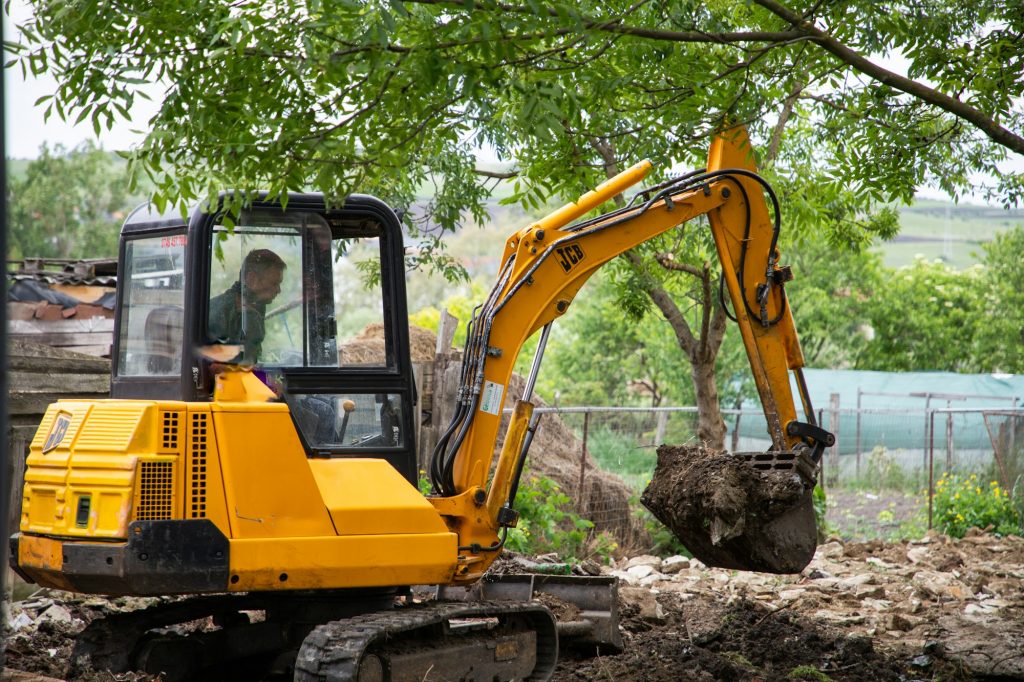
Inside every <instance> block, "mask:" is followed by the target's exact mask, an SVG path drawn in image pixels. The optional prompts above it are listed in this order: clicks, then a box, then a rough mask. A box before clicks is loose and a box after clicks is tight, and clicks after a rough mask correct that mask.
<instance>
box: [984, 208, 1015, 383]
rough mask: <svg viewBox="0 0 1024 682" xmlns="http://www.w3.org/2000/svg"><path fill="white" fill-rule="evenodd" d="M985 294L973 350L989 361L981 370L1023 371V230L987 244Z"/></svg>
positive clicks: (1003, 235)
mask: <svg viewBox="0 0 1024 682" xmlns="http://www.w3.org/2000/svg"><path fill="white" fill-rule="evenodd" d="M983 248H984V258H983V261H982V262H983V263H984V264H985V271H984V274H983V278H984V281H985V285H986V286H985V295H984V297H983V298H982V300H981V302H980V310H979V314H980V315H979V316H980V320H981V321H980V324H979V325H978V330H977V335H976V337H975V343H974V345H973V348H974V349H975V353H976V354H977V355H978V356H979V357H980V358H982V359H984V360H985V361H987V362H986V363H985V364H984V366H983V369H982V370H981V371H985V372H1009V373H1014V374H1020V373H1022V372H1024V258H1022V257H1021V254H1024V229H1022V228H1020V227H1016V228H1014V229H1013V230H1009V231H1008V232H1005V233H1003V234H1000V235H997V236H996V238H995V239H993V240H992V242H991V243H988V244H985V245H984V247H983Z"/></svg>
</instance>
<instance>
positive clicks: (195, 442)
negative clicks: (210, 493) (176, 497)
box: [187, 412, 208, 519]
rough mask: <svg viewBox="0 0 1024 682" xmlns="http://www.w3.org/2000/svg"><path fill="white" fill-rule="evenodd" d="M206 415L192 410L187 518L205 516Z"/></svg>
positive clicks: (203, 517) (202, 517)
mask: <svg viewBox="0 0 1024 682" xmlns="http://www.w3.org/2000/svg"><path fill="white" fill-rule="evenodd" d="M207 419H208V415H207V413H205V412H193V413H192V423H191V425H190V429H189V442H188V473H187V476H188V488H189V489H188V493H187V494H188V498H187V500H188V508H189V518H193V519H205V518H206V431H207Z"/></svg>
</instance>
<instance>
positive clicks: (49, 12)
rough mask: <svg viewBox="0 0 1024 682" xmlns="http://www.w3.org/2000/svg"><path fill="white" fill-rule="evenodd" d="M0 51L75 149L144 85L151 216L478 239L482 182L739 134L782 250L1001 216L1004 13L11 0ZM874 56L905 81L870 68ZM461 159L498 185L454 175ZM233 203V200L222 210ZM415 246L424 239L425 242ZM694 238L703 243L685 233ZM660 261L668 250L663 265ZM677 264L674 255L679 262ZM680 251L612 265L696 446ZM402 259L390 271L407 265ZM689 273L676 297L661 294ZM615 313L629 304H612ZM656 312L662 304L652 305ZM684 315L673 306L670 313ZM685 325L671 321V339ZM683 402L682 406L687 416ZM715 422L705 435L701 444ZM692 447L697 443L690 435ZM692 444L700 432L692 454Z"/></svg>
mask: <svg viewBox="0 0 1024 682" xmlns="http://www.w3.org/2000/svg"><path fill="white" fill-rule="evenodd" d="M34 6H35V9H36V14H35V17H34V18H33V19H32V20H31V21H29V22H27V23H26V24H25V25H23V26H21V27H20V28H21V31H22V38H21V42H20V44H19V45H18V46H16V47H15V48H14V49H15V52H16V54H17V59H16V61H17V62H19V63H20V64H21V66H22V68H25V69H30V70H32V71H37V72H38V71H42V70H47V71H49V72H50V73H51V74H52V75H53V76H54V77H55V78H56V79H57V81H58V83H59V88H58V90H57V92H56V93H55V94H54V95H53V96H52V97H50V98H44V101H42V102H40V104H41V105H42V106H45V107H47V109H48V111H49V112H51V113H55V114H56V115H59V116H62V117H68V118H72V119H75V120H80V121H84V120H91V121H92V123H93V125H94V126H95V127H96V129H97V130H100V129H102V127H103V126H105V125H107V126H109V125H112V123H113V122H114V121H115V120H117V119H118V118H123V117H127V116H128V115H129V110H130V108H131V107H132V105H133V103H134V101H135V99H136V98H137V97H140V96H142V93H143V87H144V86H146V85H147V84H151V83H158V84H160V86H161V87H164V88H165V94H164V99H163V104H162V106H161V108H160V110H159V112H158V113H157V114H156V116H155V117H154V118H153V119H152V120H151V121H150V132H149V134H148V136H147V138H146V140H145V141H144V142H143V143H142V144H141V145H140V146H139V147H138V148H136V149H134V150H132V152H131V153H130V158H131V162H132V163H131V166H130V168H131V169H132V172H133V173H134V176H135V177H136V178H138V179H143V178H149V179H151V181H152V183H153V186H154V187H155V199H156V201H157V203H158V207H159V205H160V204H162V203H163V202H165V201H168V200H171V201H187V200H192V199H197V198H198V199H202V198H206V197H210V196H212V195H213V193H215V192H216V191H218V190H220V189H223V188H225V187H230V188H236V189H242V190H249V189H256V188H265V189H269V190H270V191H271V192H273V193H277V192H284V191H286V190H295V189H304V188H313V189H318V190H322V191H324V192H326V193H327V194H328V195H329V196H331V197H333V198H334V199H340V198H341V197H344V196H345V195H346V194H347V193H349V192H351V191H361V192H370V193H374V194H377V195H379V196H381V197H382V198H384V199H385V200H388V201H390V202H391V203H393V204H394V205H396V206H398V207H408V206H410V205H411V204H412V203H413V200H414V198H415V197H416V196H417V194H418V193H421V192H422V190H423V189H424V187H426V188H427V189H428V191H427V192H426V193H427V194H429V195H430V199H429V202H428V204H427V206H426V207H425V210H423V211H420V212H419V213H418V214H417V215H414V214H412V213H407V214H406V215H407V217H406V222H407V223H408V224H409V226H410V227H411V228H413V229H414V230H415V229H416V228H422V229H423V230H424V231H425V232H426V234H421V235H418V236H419V237H420V239H421V243H422V247H421V248H420V249H418V250H417V251H416V255H415V257H416V258H417V259H419V262H431V263H440V264H441V267H442V268H444V267H446V266H449V265H450V263H447V262H446V261H444V259H443V258H439V257H438V255H437V254H438V251H439V249H440V248H441V247H442V242H441V240H440V232H441V231H443V230H444V229H452V228H455V227H457V226H458V224H459V223H460V221H461V220H462V219H463V218H464V217H465V216H466V215H467V213H468V214H470V215H472V217H474V218H476V219H477V220H480V219H482V218H483V213H484V202H485V200H486V198H487V197H488V196H489V195H490V193H491V190H492V188H493V183H494V182H495V180H496V179H509V180H511V182H512V183H513V187H514V191H513V192H512V195H511V197H509V198H508V200H509V201H513V202H519V203H521V204H523V205H525V206H528V207H532V208H536V207H538V206H540V205H541V204H543V203H545V202H547V201H548V200H549V199H552V198H561V199H565V198H575V197H576V196H578V195H579V194H581V193H582V192H583V191H585V190H586V189H588V188H590V187H593V186H594V185H596V184H598V183H599V182H600V181H601V180H603V179H605V178H606V177H607V176H609V175H611V174H613V173H615V172H617V171H618V170H619V169H621V168H625V167H626V166H628V165H631V164H632V163H634V162H636V161H637V160H639V159H641V158H645V157H646V158H650V159H652V160H653V161H654V162H655V164H656V165H657V167H659V168H660V169H661V172H662V173H668V172H670V171H673V170H676V169H679V168H683V169H685V170H689V169H690V168H692V167H695V166H700V165H702V164H703V158H704V150H705V149H706V147H707V138H708V137H709V135H710V133H713V132H714V131H716V130H719V129H721V128H723V127H725V126H728V125H733V124H736V123H742V124H745V125H746V126H747V127H748V129H749V130H750V131H751V134H752V139H753V140H754V146H755V148H756V149H759V150H761V158H760V160H759V161H760V163H759V165H760V167H761V168H763V169H764V170H765V173H766V174H767V175H768V176H769V177H770V179H771V180H772V181H773V182H775V183H776V185H777V190H778V191H779V195H780V199H781V201H782V205H783V210H784V211H786V213H787V216H788V219H789V220H788V225H789V229H790V230H795V232H796V234H795V239H797V240H799V239H800V238H801V236H808V237H810V236H815V237H816V235H811V233H812V232H822V233H823V234H824V236H825V238H826V239H827V240H828V241H829V242H830V243H831V244H833V245H841V246H844V247H852V248H853V250H857V249H860V248H861V247H863V246H864V245H866V244H868V243H870V242H871V241H872V240H873V239H874V238H876V237H883V238H884V237H889V236H892V235H893V234H895V232H896V230H897V221H896V217H895V214H894V211H893V210H892V209H891V207H888V208H881V209H880V208H879V206H878V203H879V202H900V201H904V202H905V201H909V200H910V199H911V198H912V197H913V194H914V192H915V190H916V189H917V188H919V187H921V186H922V185H923V184H926V183H930V184H933V185H935V186H938V187H940V188H942V189H944V190H946V191H948V192H950V193H951V194H953V195H954V196H957V195H960V194H962V193H964V192H966V191H969V190H976V189H977V188H976V187H975V179H976V177H977V176H979V175H983V176H985V177H989V178H992V184H991V185H989V186H986V187H982V188H981V189H982V191H983V192H985V193H987V194H988V195H989V197H990V198H994V199H998V200H999V201H1001V202H1003V203H1004V204H1007V205H1012V204H1017V203H1019V202H1020V201H1021V199H1022V198H1024V173H1022V172H1020V171H1013V170H1008V169H1007V168H1008V167H1005V166H1003V165H1001V164H1002V162H1003V161H1005V160H1007V158H1008V157H1010V156H1011V155H1014V156H1017V155H1022V154H1024V137H1022V130H1024V99H1022V94H1024V39H1022V36H1024V6H1022V5H1021V3H1014V2H1011V3H1008V2H1005V0H970V1H968V0H891V1H889V2H878V1H877V0H844V1H842V2H820V1H819V0H671V1H668V0H629V1H628V2H624V1H623V0H604V1H602V2H595V1H594V0H582V1H579V2H578V1H573V2H567V1H565V0H556V1H555V2H545V3H541V2H538V1H537V0H522V1H517V0H512V1H508V0H459V1H455V0H261V1H259V2H255V1H253V0H238V1H236V2H232V3H221V2H215V1H212V0H176V1H175V2H173V3H147V2H140V1H139V0H125V1H124V2H120V3H116V4H113V5H111V4H110V3H103V2H99V0H76V1H75V2H68V1H67V0H46V1H45V2H44V1H43V0H36V2H34ZM888 55H895V56H897V57H898V58H900V59H903V60H905V63H906V69H905V73H906V75H902V74H901V73H898V72H897V71H896V70H894V69H891V68H887V67H886V66H884V65H883V61H882V59H883V58H884V57H885V56H888ZM480 150H486V151H488V152H489V153H490V154H492V155H493V156H494V157H495V158H496V160H497V161H499V162H501V163H500V165H499V166H496V167H492V168H484V167H480V164H479V162H478V157H477V153H478V152H479V151H480ZM236 196H241V195H236ZM434 228H440V230H437V229H434ZM703 239H704V240H706V235H705V236H704V237H703ZM683 247H686V248H685V249H684V248H683ZM683 251H685V256H686V257H685V258H684V257H682V256H681V254H682V252H683ZM701 254H702V242H701V237H692V236H691V233H689V232H684V234H683V236H682V237H679V236H673V237H672V238H670V239H669V240H659V241H658V242H657V243H654V244H647V245H645V247H644V248H643V249H638V250H636V251H634V252H631V253H630V254H627V259H628V262H629V267H628V268H627V269H626V271H625V272H624V274H623V279H625V280H627V281H628V284H629V286H628V287H627V288H626V295H627V296H630V295H632V296H633V298H632V299H631V301H632V303H634V304H636V305H635V306H634V309H633V312H635V313H637V314H638V315H639V314H640V313H641V312H642V308H646V307H647V306H648V305H651V304H653V305H654V306H656V307H657V308H658V309H659V312H660V313H661V314H662V316H663V317H664V318H665V319H666V320H668V321H669V323H670V324H672V326H673V332H674V333H675V337H676V341H677V344H678V346H679V348H680V349H681V350H682V351H683V353H684V354H685V355H686V357H687V358H688V360H689V361H690V363H691V365H692V372H691V374H692V379H693V381H694V384H695V386H696V393H697V399H698V404H701V405H702V412H701V416H702V418H703V417H704V416H706V415H712V414H714V415H715V418H714V419H712V420H707V421H702V422H701V425H699V428H698V431H699V432H700V433H701V437H706V439H707V440H709V442H713V443H714V442H715V441H716V440H718V435H721V434H724V426H723V425H722V424H721V419H720V417H717V391H716V385H715V378H714V375H713V368H714V362H715V359H716V357H717V354H718V351H719V348H720V344H721V343H722V340H723V334H724V325H725V316H724V312H723V311H722V310H721V307H720V306H719V305H718V303H717V302H716V301H715V299H714V297H713V296H711V295H710V294H709V293H708V292H709V283H710V282H711V281H713V280H714V279H716V277H717V273H716V272H714V267H713V266H709V265H707V264H706V262H707V261H704V260H703V259H702V258H701ZM414 264H415V263H414ZM678 272H682V273H685V274H687V275H689V276H690V280H689V284H688V285H684V286H682V287H681V288H680V287H677V286H674V285H672V284H669V282H668V278H667V277H666V275H667V274H669V273H678ZM636 292H642V293H641V294H640V297H642V296H644V295H646V297H647V298H646V299H642V298H640V297H637V294H636ZM673 292H674V293H673ZM690 300H693V301H695V304H696V306H697V309H699V311H698V312H697V313H696V314H694V315H693V316H692V318H689V317H687V315H685V314H683V311H684V310H686V309H688V306H690V303H689V301H690ZM691 319H692V320H693V322H694V324H691V322H690V320H691ZM702 395H706V396H707V397H708V398H709V399H708V400H707V401H705V402H704V403H702V401H701V396H702ZM713 421H717V425H716V424H713V423H712V422H713ZM702 429H703V430H702ZM715 434H718V435H715Z"/></svg>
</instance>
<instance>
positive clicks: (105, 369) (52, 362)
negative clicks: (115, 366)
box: [7, 356, 110, 376]
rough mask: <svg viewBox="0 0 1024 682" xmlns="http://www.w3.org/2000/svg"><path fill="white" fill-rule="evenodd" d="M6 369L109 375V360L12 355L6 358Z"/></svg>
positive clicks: (90, 357)
mask: <svg viewBox="0 0 1024 682" xmlns="http://www.w3.org/2000/svg"><path fill="white" fill-rule="evenodd" d="M7 369H8V370H10V371H13V372H18V371H20V372H64V373H67V374H103V375H107V376H109V375H110V360H108V359H106V358H100V357H95V356H89V357H83V358H44V357H28V356H20V357H19V356H13V357H8V358H7Z"/></svg>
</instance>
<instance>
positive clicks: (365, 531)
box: [308, 459, 448, 535]
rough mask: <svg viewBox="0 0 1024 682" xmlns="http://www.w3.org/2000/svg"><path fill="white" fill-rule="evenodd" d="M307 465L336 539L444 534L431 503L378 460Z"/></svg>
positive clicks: (315, 462)
mask: <svg viewBox="0 0 1024 682" xmlns="http://www.w3.org/2000/svg"><path fill="white" fill-rule="evenodd" d="M308 461H309V466H310V469H311V470H312V471H313V478H314V479H315V480H316V484H317V486H318V487H319V488H320V494H321V495H322V496H323V500H324V503H325V504H326V505H327V509H328V510H329V511H330V514H331V519H332V520H333V521H334V527H335V529H336V530H337V533H338V535H387V534H389V533H406V534H407V533H444V532H446V531H447V530H448V528H447V526H446V525H445V523H444V521H442V520H441V516H440V515H439V514H438V513H437V511H436V510H435V509H434V505H432V504H430V503H429V502H427V500H426V498H425V497H423V495H422V494H420V491H418V490H417V489H416V488H414V487H413V486H412V484H410V483H409V482H408V481H407V480H405V478H403V477H402V475H401V474H399V473H398V472H397V471H396V470H395V468H394V467H393V466H391V465H390V464H388V463H387V462H386V461H384V460H382V459H311V460H308Z"/></svg>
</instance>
